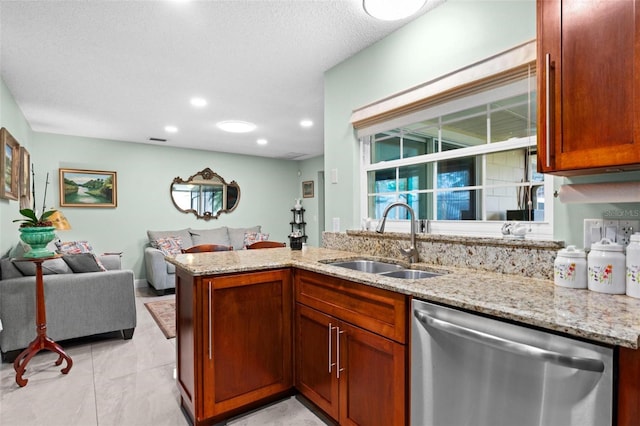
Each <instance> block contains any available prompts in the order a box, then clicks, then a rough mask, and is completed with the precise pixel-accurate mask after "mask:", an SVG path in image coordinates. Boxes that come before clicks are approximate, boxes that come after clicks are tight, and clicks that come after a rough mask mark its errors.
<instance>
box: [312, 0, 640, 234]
mask: <svg viewBox="0 0 640 426" xmlns="http://www.w3.org/2000/svg"><path fill="white" fill-rule="evenodd" d="M535 22H536V19H535V1H534V0H520V1H490V0H483V1H468V0H448V1H447V2H446V3H444V4H442V5H441V6H438V7H437V8H435V9H434V10H432V11H431V12H429V13H427V14H425V15H423V16H422V17H420V18H418V19H416V20H415V21H413V22H411V23H409V24H408V25H406V26H404V27H403V28H401V29H399V30H398V31H396V32H395V33H393V34H392V35H390V36H389V37H387V38H385V39H383V40H382V41H380V42H378V43H376V44H375V45H373V46H371V47H369V48H367V49H365V50H363V51H361V52H359V53H358V54H356V55H354V56H353V57H351V58H349V59H347V60H346V61H344V62H342V63H340V64H338V65H336V66H335V67H333V68H332V69H330V70H328V71H327V72H326V73H325V152H324V155H325V157H324V158H325V170H326V173H327V181H326V184H325V188H326V200H327V201H326V210H325V214H326V216H325V224H326V229H327V230H330V229H331V221H332V218H333V217H339V218H340V221H341V230H346V229H357V228H359V226H360V218H361V217H362V216H364V214H363V213H361V212H360V195H359V191H360V176H359V173H358V167H359V158H358V154H359V146H358V140H357V139H356V137H355V135H354V131H353V128H352V126H351V125H350V124H349V120H350V117H351V113H352V111H353V110H354V109H357V108H360V107H362V106H364V105H367V104H370V103H372V102H375V101H377V100H379V99H382V98H385V97H388V96H391V95H393V94H395V93H398V92H401V91H403V90H406V89H409V88H411V87H414V86H416V85H419V84H423V83H425V82H428V81H430V80H432V79H434V78H438V77H440V76H442V75H445V74H447V73H450V72H452V71H456V70H458V69H460V68H463V67H465V66H467V65H469V64H472V63H474V62H477V61H480V60H482V59H485V58H487V57H489V56H491V55H494V54H496V53H499V52H502V51H504V50H507V49H509V48H511V47H514V46H516V45H519V44H521V43H524V42H527V41H529V40H533V39H535V37H536V27H535ZM332 169H337V170H338V183H337V184H332V183H331V182H330V179H329V176H330V173H331V170H332ZM639 179H640V173H614V174H605V175H594V176H585V177H580V178H573V179H565V178H562V177H557V178H554V187H555V188H556V189H557V188H558V187H559V186H560V185H562V184H566V183H591V182H607V181H638V180H639ZM551 202H553V203H554V205H553V208H554V239H556V240H561V241H565V242H566V243H567V244H575V245H577V246H580V247H581V246H582V245H583V244H582V241H583V239H582V232H583V219H585V218H602V215H603V213H604V212H605V211H608V210H612V209H613V210H636V211H638V212H640V203H638V204H636V203H634V204H579V205H578V204H562V203H560V202H558V201H557V200H551Z"/></svg>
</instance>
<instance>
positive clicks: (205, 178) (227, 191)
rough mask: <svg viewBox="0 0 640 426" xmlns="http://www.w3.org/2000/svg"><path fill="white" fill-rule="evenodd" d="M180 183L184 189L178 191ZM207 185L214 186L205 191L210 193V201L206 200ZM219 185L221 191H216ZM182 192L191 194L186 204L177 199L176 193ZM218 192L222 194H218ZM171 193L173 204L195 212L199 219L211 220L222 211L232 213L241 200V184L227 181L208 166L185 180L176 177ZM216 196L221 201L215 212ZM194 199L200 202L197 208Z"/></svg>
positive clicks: (184, 210) (185, 210)
mask: <svg viewBox="0 0 640 426" xmlns="http://www.w3.org/2000/svg"><path fill="white" fill-rule="evenodd" d="M178 185H183V186H184V190H183V191H177V190H176V187H177V186H178ZM207 187H212V190H210V191H205V193H207V195H210V197H209V200H208V201H206V200H205V197H204V195H205V194H204V193H203V188H207ZM218 187H219V191H216V188H218ZM180 192H183V193H185V194H187V193H188V194H189V197H190V199H189V200H187V204H188V205H185V202H184V201H183V202H182V203H181V202H180V201H179V200H178V201H176V196H174V195H176V194H174V193H178V194H179V193H180ZM216 193H219V194H221V195H219V196H216ZM169 195H170V196H171V201H172V202H173V205H174V206H176V209H178V210H179V211H181V212H182V213H193V214H194V215H195V216H196V217H197V218H198V219H204V220H210V219H217V218H218V216H220V214H222V213H231V212H232V211H234V210H235V209H236V207H238V203H239V202H240V186H238V184H237V183H236V181H231V183H227V182H226V181H225V180H224V178H223V177H222V176H220V175H219V174H217V173H215V172H214V171H213V170H211V169H210V168H209V167H207V168H205V169H204V170H202V171H200V172H198V173H196V174H194V175H192V176H190V177H189V179H186V180H184V179H182V178H181V177H176V178H174V179H173V182H172V183H171V186H170V187H169ZM214 198H217V202H218V203H219V204H218V207H219V208H218V209H217V210H216V211H215V212H214V211H213V210H214V204H215V203H216V200H214ZM194 201H196V203H197V204H198V205H197V206H196V207H195V208H194V207H193V203H194ZM205 203H207V204H205ZM181 204H182V205H181Z"/></svg>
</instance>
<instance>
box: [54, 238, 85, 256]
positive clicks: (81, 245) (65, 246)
mask: <svg viewBox="0 0 640 426" xmlns="http://www.w3.org/2000/svg"><path fill="white" fill-rule="evenodd" d="M56 247H57V248H58V250H57V251H58V253H60V254H78V253H92V252H93V247H91V244H89V242H88V241H64V242H63V241H56Z"/></svg>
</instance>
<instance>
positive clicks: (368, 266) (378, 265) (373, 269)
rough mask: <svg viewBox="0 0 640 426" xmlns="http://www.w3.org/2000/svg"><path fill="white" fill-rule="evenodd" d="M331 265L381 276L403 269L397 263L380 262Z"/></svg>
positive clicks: (336, 263)
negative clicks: (384, 273) (381, 274)
mask: <svg viewBox="0 0 640 426" xmlns="http://www.w3.org/2000/svg"><path fill="white" fill-rule="evenodd" d="M329 265H331V266H339V267H341V268H347V269H352V270H354V271H360V272H370V273H372V274H380V273H383V272H390V271H397V270H400V269H403V267H402V266H401V265H396V264H395V263H388V262H380V261H377V260H348V261H344V262H333V263H329Z"/></svg>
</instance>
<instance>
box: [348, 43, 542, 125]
mask: <svg viewBox="0 0 640 426" xmlns="http://www.w3.org/2000/svg"><path fill="white" fill-rule="evenodd" d="M535 61H536V41H535V40H532V41H529V42H527V43H524V44H521V45H519V46H516V47H514V48H512V49H509V50H507V51H505V52H502V53H499V54H497V55H495V56H492V57H490V58H487V59H485V60H483V61H480V62H477V63H475V64H472V65H469V66H467V67H465V68H462V69H460V70H457V71H454V72H452V73H449V74H446V75H444V76H442V77H439V78H437V79H435V80H431V81H428V82H426V83H423V84H421V85H419V86H416V87H413V88H411V89H407V90H405V91H402V92H400V93H397V94H395V95H392V96H389V97H387V98H384V99H381V100H379V101H377V102H374V103H372V104H369V105H365V106H363V107H361V108H358V109H356V110H354V111H353V114H352V115H351V124H352V125H353V127H354V128H355V129H356V130H357V135H358V137H363V136H368V135H371V134H374V133H376V132H379V131H384V130H389V129H391V128H396V127H399V126H402V125H405V124H410V123H412V122H416V121H418V120H416V117H414V114H416V113H419V112H420V111H421V110H424V109H426V108H428V107H431V106H433V105H436V104H440V103H442V102H445V101H448V100H451V99H455V98H460V97H462V96H466V95H470V94H473V93H475V92H481V91H485V90H487V89H490V88H492V87H497V86H501V85H503V84H506V83H508V82H510V81H513V80H518V79H522V78H523V77H525V76H527V74H528V73H532V72H535ZM533 89H534V90H535V87H534V88H533Z"/></svg>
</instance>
